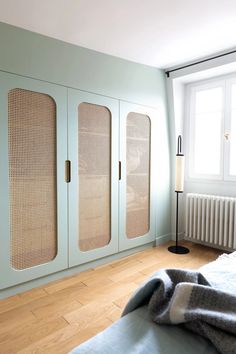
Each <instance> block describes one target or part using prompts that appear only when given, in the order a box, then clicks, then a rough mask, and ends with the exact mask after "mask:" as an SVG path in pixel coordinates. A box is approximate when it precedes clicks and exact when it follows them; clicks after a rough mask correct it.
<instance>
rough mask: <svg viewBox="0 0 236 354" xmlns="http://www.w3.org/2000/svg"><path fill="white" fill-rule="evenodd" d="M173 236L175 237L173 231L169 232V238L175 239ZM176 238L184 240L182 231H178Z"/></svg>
mask: <svg viewBox="0 0 236 354" xmlns="http://www.w3.org/2000/svg"><path fill="white" fill-rule="evenodd" d="M175 238H176V236H175V233H174V232H173V233H171V240H173V241H175ZM178 239H179V240H184V232H179V233H178Z"/></svg>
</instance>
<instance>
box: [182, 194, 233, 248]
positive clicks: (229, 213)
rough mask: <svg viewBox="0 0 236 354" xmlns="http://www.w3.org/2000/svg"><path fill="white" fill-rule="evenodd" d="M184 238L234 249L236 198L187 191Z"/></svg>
mask: <svg viewBox="0 0 236 354" xmlns="http://www.w3.org/2000/svg"><path fill="white" fill-rule="evenodd" d="M185 236H186V238H188V239H191V240H192V241H195V242H201V243H206V244H210V245H212V246H216V247H220V248H224V249H230V250H233V249H236V198H231V197H222V196H213V195H207V194H196V193H188V194H187V197H186V233H185Z"/></svg>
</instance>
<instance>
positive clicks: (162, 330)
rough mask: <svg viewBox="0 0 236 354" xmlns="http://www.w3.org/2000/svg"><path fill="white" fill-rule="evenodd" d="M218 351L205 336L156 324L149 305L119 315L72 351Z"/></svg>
mask: <svg viewBox="0 0 236 354" xmlns="http://www.w3.org/2000/svg"><path fill="white" fill-rule="evenodd" d="M72 353H73V354H218V351H217V350H216V349H215V348H214V347H213V346H212V345H211V344H210V342H209V341H208V340H206V339H204V338H203V337H200V336H198V335H196V334H193V333H191V332H190V331H187V330H186V329H183V328H181V327H180V326H166V325H161V326H160V325H157V324H155V323H154V322H152V320H151V319H150V318H149V315H148V311H147V307H146V306H142V307H140V308H138V309H137V310H135V311H133V312H131V313H129V314H127V315H126V316H124V317H122V318H120V319H119V320H118V321H117V322H115V323H114V324H113V325H112V326H110V327H109V328H107V329H106V330H105V331H103V332H101V333H99V334H97V335H96V336H95V337H93V338H92V339H90V340H88V341H87V342H85V343H83V344H81V345H80V346H79V347H77V348H75V349H74V350H73V351H72V352H71V354H72Z"/></svg>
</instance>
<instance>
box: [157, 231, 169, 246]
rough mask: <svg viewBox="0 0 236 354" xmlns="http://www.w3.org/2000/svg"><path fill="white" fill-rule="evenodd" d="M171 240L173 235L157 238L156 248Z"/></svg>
mask: <svg viewBox="0 0 236 354" xmlns="http://www.w3.org/2000/svg"><path fill="white" fill-rule="evenodd" d="M170 240H171V234H166V235H162V236H158V237H156V246H159V245H162V244H163V243H166V242H168V241H170Z"/></svg>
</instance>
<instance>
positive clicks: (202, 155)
mask: <svg viewBox="0 0 236 354" xmlns="http://www.w3.org/2000/svg"><path fill="white" fill-rule="evenodd" d="M221 120H222V114H221V113H207V114H198V115H197V116H196V122H195V146H194V173H196V174H210V175H217V174H220V155H221V154H220V153H221Z"/></svg>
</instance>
